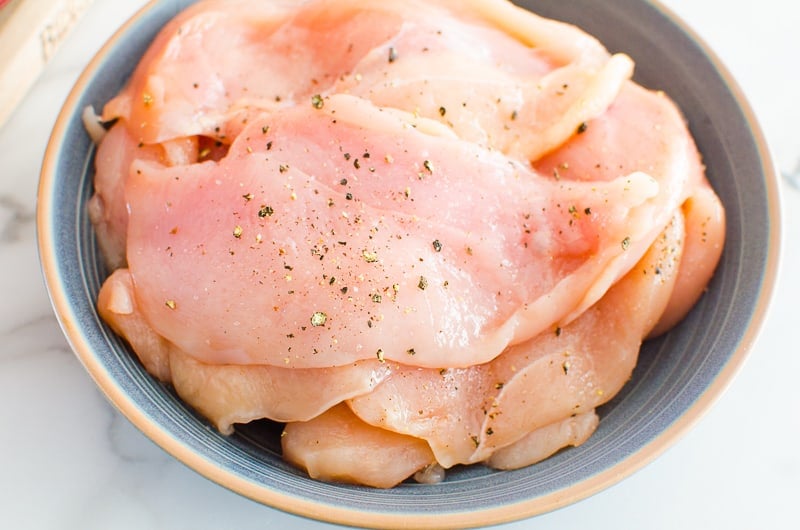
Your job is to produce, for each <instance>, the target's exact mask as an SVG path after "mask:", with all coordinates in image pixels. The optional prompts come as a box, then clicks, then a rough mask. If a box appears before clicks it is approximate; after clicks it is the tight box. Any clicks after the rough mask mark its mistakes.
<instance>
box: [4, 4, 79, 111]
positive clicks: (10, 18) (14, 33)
mask: <svg viewBox="0 0 800 530" xmlns="http://www.w3.org/2000/svg"><path fill="white" fill-rule="evenodd" d="M91 3H92V0H0V126H2V125H3V123H4V122H5V121H6V119H7V118H8V117H9V115H10V114H11V113H12V112H13V110H14V108H15V107H16V106H17V104H18V103H19V102H20V100H22V98H23V97H24V96H25V94H26V93H27V92H28V89H30V87H31V85H32V84H33V82H34V81H35V80H36V78H37V77H38V76H39V74H40V73H41V71H42V69H43V68H44V66H45V64H47V62H48V61H49V60H50V58H51V57H52V56H53V54H54V53H55V52H56V50H57V49H58V47H59V45H60V44H61V42H63V40H64V38H65V37H66V36H67V35H68V34H69V32H70V31H71V30H72V28H73V26H74V25H75V23H76V22H77V21H78V19H79V18H80V16H81V15H82V14H83V13H84V12H85V11H86V9H87V8H88V7H89V5H90V4H91Z"/></svg>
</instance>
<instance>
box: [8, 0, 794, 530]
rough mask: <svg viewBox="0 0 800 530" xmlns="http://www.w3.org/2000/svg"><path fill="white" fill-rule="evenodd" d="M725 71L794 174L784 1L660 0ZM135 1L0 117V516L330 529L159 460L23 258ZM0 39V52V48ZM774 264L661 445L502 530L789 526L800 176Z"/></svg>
mask: <svg viewBox="0 0 800 530" xmlns="http://www.w3.org/2000/svg"><path fill="white" fill-rule="evenodd" d="M664 3H665V4H666V5H667V6H669V7H670V8H672V9H674V10H675V11H676V12H677V13H678V14H679V15H681V16H682V17H684V18H685V19H686V20H687V21H688V22H689V23H690V24H691V25H692V26H693V27H694V28H695V30H696V31H697V32H698V33H699V34H700V35H701V36H702V37H703V38H704V39H705V40H706V41H707V42H708V43H709V44H711V46H712V48H714V49H715V50H716V52H717V53H718V55H719V56H720V57H721V58H722V60H723V62H725V63H726V64H727V66H728V67H729V69H730V70H731V71H732V72H733V74H734V76H735V77H736V78H737V79H738V80H739V82H740V84H741V86H742V88H743V89H744V91H745V93H746V94H747V96H748V98H749V99H750V102H751V104H752V106H753V107H754V109H755V111H756V114H757V116H758V117H759V119H760V120H761V124H762V126H763V128H764V130H765V133H766V136H767V139H768V141H769V142H770V145H771V146H772V149H773V151H774V153H775V157H776V160H777V164H778V167H779V168H781V169H782V170H783V171H784V172H787V173H792V172H797V173H798V175H800V134H798V124H800V104H798V94H800V63H798V59H797V54H798V52H799V51H800V37H798V35H800V32H799V31H798V28H800V4H798V3H796V2H789V1H786V0H763V1H761V2H757V3H756V2H752V1H750V0H703V1H702V2H698V1H694V0H664ZM142 4H144V1H143V0H113V1H112V0H95V2H94V4H93V6H92V7H91V8H90V10H89V12H88V14H87V15H86V16H85V17H84V18H83V19H82V21H81V22H80V24H79V26H78V27H77V30H76V31H75V32H73V34H72V35H71V36H70V37H69V38H68V40H67V41H66V42H65V43H64V46H63V47H62V48H61V50H60V51H59V52H58V53H57V55H56V56H55V57H54V59H53V60H52V62H51V63H50V64H49V66H48V67H47V68H46V70H45V72H44V74H43V75H42V77H41V78H40V79H39V81H38V83H37V84H36V85H35V86H34V87H33V89H32V91H31V92H30V93H29V94H28V96H27V98H26V99H25V100H24V101H23V102H22V104H21V106H20V107H19V108H18V109H17V110H16V112H15V113H14V114H13V115H12V117H11V118H10V120H9V121H8V122H7V123H6V124H5V125H4V126H3V127H2V128H0V154H2V159H0V160H1V163H0V164H1V165H0V270H1V271H2V274H0V448H1V450H0V527H3V528H14V529H23V528H25V529H28V528H29V529H81V530H89V529H124V528H131V529H138V530H141V529H178V528H187V529H188V528H191V529H194V530H199V529H212V528H215V529H216V528H236V529H251V528H252V529H255V528H291V529H299V528H333V526H332V525H327V524H323V523H316V522H312V521H307V520H305V519H301V518H299V517H295V516H292V515H288V514H285V513H283V512H280V511H277V510H274V509H271V508H267V507H264V506H261V505H259V504H256V503H254V502H251V501H249V500H247V499H245V498H242V497H239V496H237V495H236V494H234V493H231V492H229V491H227V490H225V489H223V488H222V487H219V486H217V485H215V484H213V483H211V482H209V481H208V480H206V479H205V478H203V477H201V476H200V475H198V474H196V473H195V472H193V471H191V470H189V469H188V468H186V467H185V466H183V465H182V464H180V463H179V462H177V461H175V460H174V459H172V458H171V457H170V456H168V455H167V454H166V453H165V452H163V451H162V450H161V449H160V448H158V447H157V446H155V445H154V444H153V443H152V442H150V441H149V440H148V439H147V438H145V437H144V435H142V434H141V433H139V431H137V430H136V429H135V428H134V427H132V426H131V425H130V424H129V423H128V421H127V420H125V419H124V418H123V417H122V416H121V415H120V414H118V413H117V412H116V411H115V410H114V409H113V408H112V407H111V406H110V405H109V404H108V403H107V402H106V400H105V399H104V398H103V396H102V395H101V394H100V392H99V391H98V390H97V389H96V387H95V386H94V384H93V383H92V381H91V379H90V378H89V376H88V374H87V373H86V372H85V371H84V369H83V368H82V366H81V365H80V363H79V362H78V360H77V359H76V358H75V357H74V356H73V355H72V353H71V351H70V349H69V347H68V345H67V343H66V341H65V339H64V338H63V335H62V333H61V330H60V329H59V326H58V324H57V322H56V319H55V317H54V315H53V311H52V309H51V306H50V303H49V301H48V297H47V294H46V291H45V288H44V284H43V281H42V276H41V274H40V272H39V263H38V257H37V251H36V241H35V200H36V188H37V183H38V173H39V167H40V164H41V160H42V155H43V153H44V149H45V145H46V142H47V139H48V135H49V132H50V129H51V127H52V125H53V122H54V120H55V118H56V115H57V113H58V110H59V108H60V106H61V103H62V101H63V100H64V98H65V97H66V95H67V92H68V91H69V89H70V87H71V85H72V83H73V82H74V81H75V79H76V78H77V76H78V74H79V72H80V70H81V69H82V68H83V66H84V65H85V64H86V63H87V62H88V60H89V59H90V57H91V55H92V54H93V53H94V51H95V50H97V49H98V48H99V47H100V45H101V44H102V43H103V42H104V41H105V40H106V39H107V38H108V36H110V34H111V33H112V32H113V30H114V29H115V28H116V27H117V26H118V25H119V24H120V23H122V22H123V21H124V20H125V19H126V18H127V17H128V16H129V15H130V14H132V13H133V12H134V11H135V10H136V9H138V8H139V7H140V6H141V5H142ZM0 53H8V51H7V50H0ZM782 187H783V188H784V189H783V192H784V193H783V202H784V241H785V245H784V251H783V266H782V274H781V278H780V280H779V286H778V289H777V293H776V297H775V299H774V304H773V306H772V310H771V312H770V316H769V319H768V321H767V323H766V325H765V327H764V329H763V332H762V334H761V336H760V338H759V340H758V341H757V343H756V345H755V347H754V348H753V350H752V353H751V356H750V358H749V360H748V362H747V363H746V365H745V367H744V369H743V370H742V372H741V373H740V374H739V376H738V377H737V379H736V380H735V381H734V383H733V384H732V386H731V387H730V389H729V390H728V391H727V393H726V394H725V395H724V396H723V397H722V398H721V399H720V400H719V402H718V403H717V404H716V406H715V407H714V408H713V409H712V410H711V412H710V413H709V414H707V415H706V416H705V417H704V418H703V420H702V421H701V422H700V423H699V424H698V425H697V426H696V427H695V428H694V429H693V430H692V431H691V432H690V433H689V434H688V435H686V436H685V437H684V438H683V439H682V440H681V441H680V442H679V443H678V444H677V445H675V446H674V447H673V448H672V449H670V450H669V451H667V452H666V454H664V455H663V456H662V457H661V458H659V459H658V460H657V461H655V462H654V463H652V464H650V465H649V466H647V467H646V468H645V469H643V470H641V471H640V472H638V473H636V474H635V475H634V476H632V477H630V478H628V479H626V480H624V481H623V482H622V483H620V484H618V485H616V486H614V487H612V488H610V489H608V490H606V491H604V492H602V493H599V494H598V495H595V496H594V497H592V498H590V499H587V500H585V501H582V502H580V503H578V504H575V505H573V506H570V507H568V508H565V509H562V510H559V511H557V512H554V513H550V514H546V515H543V516H540V517H537V518H535V519H531V520H527V521H521V522H517V523H512V524H509V525H505V526H503V527H502V528H504V529H505V528H507V529H526V528H537V529H548V528H559V529H561V528H583V527H591V528H593V529H595V530H600V529H604V528H614V529H617V528H620V527H621V528H648V529H653V530H655V529H674V528H715V529H716V528H720V529H723V528H724V529H726V530H734V529H751V528H770V529H779V528H797V526H796V525H797V524H798V521H799V520H800V504H799V502H800V450H798V448H799V447H800V393H798V392H797V390H796V388H797V381H796V378H797V377H798V374H800V355H798V353H800V351H798V346H797V342H796V341H797V330H796V328H797V326H798V324H800V318H798V311H797V309H796V308H795V305H796V304H797V299H798V297H799V296H800V189H795V188H792V187H791V186H789V185H788V180H785V181H783V182H782Z"/></svg>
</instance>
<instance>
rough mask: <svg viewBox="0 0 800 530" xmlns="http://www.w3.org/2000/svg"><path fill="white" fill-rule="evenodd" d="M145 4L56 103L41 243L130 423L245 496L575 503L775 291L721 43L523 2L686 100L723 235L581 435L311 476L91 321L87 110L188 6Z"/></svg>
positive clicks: (387, 521)
mask: <svg viewBox="0 0 800 530" xmlns="http://www.w3.org/2000/svg"><path fill="white" fill-rule="evenodd" d="M189 3H191V2H189V1H188V0H169V1H167V0H164V1H154V2H151V3H150V4H149V5H148V6H147V7H145V8H144V9H143V10H142V11H141V12H139V13H138V14H137V15H136V16H135V17H134V18H133V19H131V20H130V21H129V22H128V23H126V24H125V25H124V26H123V27H122V28H121V29H120V30H119V31H118V32H117V33H116V34H115V35H114V37H113V38H112V39H111V40H110V41H109V42H108V43H107V44H106V45H105V46H104V47H103V48H102V49H101V50H100V52H99V53H98V54H97V56H96V57H95V58H94V59H93V61H92V62H91V63H90V65H89V66H88V67H87V69H86V71H85V72H84V73H83V75H82V76H81V77H80V79H79V80H78V82H77V84H76V85H75V87H74V89H73V90H72V92H71V94H70V96H69V98H68V100H67V102H66V104H65V105H64V108H63V110H62V112H61V114H60V116H59V118H58V121H57V123H56V126H55V128H54V131H53V134H52V138H51V140H50V144H49V147H48V149H47V153H46V155H45V159H44V164H43V168H42V174H41V183H40V188H39V203H38V235H39V249H40V255H41V260H42V267H43V270H44V274H45V278H46V282H47V286H48V289H49V292H50V295H51V298H52V302H53V306H54V308H55V311H56V314H57V315H58V318H59V320H60V322H61V324H62V327H63V329H64V333H65V334H66V336H67V338H68V340H69V341H70V343H71V345H72V347H73V349H74V351H75V353H76V354H77V356H78V357H79V358H80V360H81V362H82V363H83V364H84V366H85V367H86V369H87V371H88V372H89V373H90V374H91V376H92V377H93V378H94V380H95V382H96V383H97V385H98V386H99V387H100V388H101V389H102V391H103V392H104V393H105V394H106V395H107V396H108V398H109V399H110V400H111V401H112V402H113V403H114V405H116V406H117V407H118V408H119V410H120V411H122V413H123V414H124V415H125V416H126V417H128V419H130V420H131V421H132V422H133V423H134V424H135V425H136V426H137V427H138V428H139V429H140V430H142V431H143V432H144V433H145V434H146V435H147V436H149V437H150V438H152V439H153V440H154V441H155V442H156V443H158V444H159V445H160V446H161V447H163V448H164V449H165V450H166V451H168V452H169V453H171V454H172V455H174V456H175V457H176V458H178V459H179V460H181V461H182V462H184V463H185V464H187V465H188V466H190V467H192V468H193V469H195V470H196V471H198V472H199V473H201V474H203V475H205V476H206V477H208V478H210V479H212V480H214V481H216V482H218V483H219V484H221V485H223V486H225V487H227V488H230V489H231V490H233V491H236V492H238V493H240V494H242V495H245V496H247V497H250V498H252V499H253V500H255V501H258V502H261V503H264V504H267V505H270V506H274V507H276V508H279V509H282V510H286V511H290V512H293V513H297V514H301V515H305V516H308V517H313V518H318V519H322V520H327V521H332V522H338V523H342V524H350V525H364V526H373V527H384V528H392V527H401V526H402V527H404V528H443V527H448V528H452V527H459V526H480V525H488V524H493V523H499V522H504V521H509V520H514V519H520V518H524V517H529V516H533V515H536V514H539V513H543V512H546V511H550V510H553V509H555V508H559V507H562V506H565V505H567V504H570V503H573V502H576V501H578V500H580V499H583V498H585V497H587V496H589V495H592V494H594V493H596V492H598V491H600V490H602V489H603V488H606V487H608V486H610V485H612V484H613V483H615V482H617V481H619V480H621V479H622V478H623V477H625V476H628V475H630V474H631V473H633V472H634V471H636V470H637V469H639V468H641V467H642V466H644V465H645V464H647V463H648V462H650V461H651V460H653V459H654V458H656V457H657V456H658V455H659V454H660V453H661V452H662V451H664V450H665V449H666V448H667V447H669V446H670V445H671V444H673V443H674V442H675V441H676V440H677V439H678V438H679V437H680V436H681V435H682V434H683V433H685V432H686V431H687V429H689V428H690V427H691V426H692V425H693V424H694V423H695V422H696V421H697V420H698V419H699V418H700V417H701V416H702V414H703V413H704V412H705V411H706V410H708V408H709V407H710V406H711V405H712V404H713V402H714V401H715V400H716V399H717V398H718V397H719V396H720V394H721V393H722V392H723V391H724V389H725V388H726V387H727V385H728V384H729V383H730V382H731V380H732V378H733V377H734V376H735V374H736V372H737V371H738V369H739V368H740V367H741V366H742V364H743V361H744V359H745V357H746V355H747V352H748V349H749V348H750V346H751V345H752V343H753V341H754V340H755V337H756V334H757V332H758V330H759V328H760V327H761V324H762V322H763V320H764V316H765V313H766V308H767V305H768V302H769V298H770V296H771V293H772V290H773V286H774V282H775V278H776V268H777V262H778V254H779V239H780V238H779V218H780V216H779V211H778V207H779V201H778V183H777V177H776V172H775V170H774V167H773V165H772V161H771V158H770V156H769V153H768V149H767V147H766V144H765V142H764V139H763V137H762V134H761V132H760V130H759V127H758V125H757V123H756V120H755V118H754V116H753V113H752V111H751V110H750V108H749V106H748V104H747V103H746V101H745V100H744V97H743V96H742V93H741V92H740V90H739V88H738V87H737V85H736V83H735V81H734V80H733V79H732V78H731V76H730V75H729V74H728V73H727V71H726V70H725V68H724V67H723V66H722V65H721V64H720V62H719V61H718V60H717V59H716V57H715V56H714V54H713V53H712V52H711V51H710V50H709V49H708V48H707V47H706V46H705V45H704V44H703V43H702V42H700V40H699V39H698V38H697V37H696V36H695V35H694V34H693V33H692V32H691V30H689V29H688V28H687V27H686V26H685V25H684V24H683V23H682V22H681V21H679V20H678V19H677V18H676V17H675V16H674V15H672V14H671V13H669V12H668V11H667V10H666V9H664V8H663V7H661V6H659V5H658V4H656V3H650V2H645V1H642V0H617V1H615V2H596V1H593V0H572V1H570V2H562V1H560V0H527V1H520V2H518V3H519V4H521V5H523V6H525V7H527V8H529V9H532V10H534V11H536V12H537V13H539V14H542V15H544V16H548V17H551V18H556V19H560V20H565V21H568V22H571V23H574V24H577V25H578V26H580V27H582V28H584V29H585V30H586V31H588V32H589V33H591V34H593V35H595V36H597V37H598V38H599V39H600V40H601V41H602V42H603V43H604V44H605V45H606V46H607V47H608V48H609V50H611V51H624V52H625V53H627V54H629V55H630V56H631V57H633V59H634V60H635V61H636V65H637V67H636V80H637V81H638V82H639V83H641V84H643V85H645V86H647V87H649V88H654V89H662V90H664V91H666V92H667V93H668V94H669V95H670V96H671V97H672V98H673V99H674V100H675V101H676V102H677V103H678V105H679V106H680V107H681V109H682V110H683V112H684V113H685V115H686V117H687V119H688V122H689V126H690V128H691V131H692V133H693V134H694V136H695V139H696V141H697V143H698V146H699V148H700V151H701V152H702V154H703V157H704V161H705V163H706V165H707V168H708V177H709V179H710V181H711V182H712V184H713V186H714V187H715V189H716V191H717V193H718V194H719V195H720V197H721V198H722V201H723V203H724V204H725V207H726V211H727V216H728V218H727V236H726V237H727V239H726V247H725V250H724V253H723V256H722V260H721V263H720V265H719V268H718V270H717V273H716V275H715V276H714V278H713V279H712V281H711V283H710V285H709V287H708V292H707V293H706V294H705V295H704V296H703V297H702V298H701V300H700V302H699V303H698V305H697V306H696V307H695V308H694V309H693V310H692V312H691V313H690V314H689V316H688V318H686V319H685V321H684V322H682V323H681V324H680V325H679V326H678V327H677V328H675V329H674V330H673V331H671V332H669V333H668V334H667V335H665V336H662V337H660V338H658V339H656V340H653V341H650V342H647V343H645V345H644V347H643V348H642V351H641V354H640V361H639V364H638V366H637V368H636V371H635V373H634V376H633V379H632V380H631V381H630V383H629V384H628V385H627V386H626V387H625V388H624V389H623V390H622V392H621V393H620V394H619V395H617V396H616V397H615V399H614V400H613V401H611V402H610V403H608V404H607V405H605V406H603V407H602V408H601V409H600V410H599V413H600V416H601V422H600V427H599V428H598V430H597V432H596V433H595V434H594V435H593V436H592V438H590V440H589V441H588V442H586V443H585V444H584V445H582V446H580V447H577V448H572V449H569V450H565V451H562V452H560V453H558V454H557V455H555V456H554V457H552V458H550V459H549V460H546V461H544V462H542V463H540V464H537V465H535V466H532V467H528V468H524V469H519V470H515V471H505V472H500V471H493V470H490V469H487V468H484V467H481V466H473V467H465V468H459V469H455V470H452V471H451V472H449V474H448V477H447V479H446V481H445V482H443V483H441V484H437V485H418V484H410V483H409V484H402V485H401V486H399V487H397V488H394V489H391V490H375V489H369V488H362V487H356V486H347V485H339V484H327V483H322V482H317V481H314V480H311V479H309V478H307V477H306V476H305V474H303V473H302V472H299V471H298V470H296V469H294V468H293V467H291V466H289V465H287V464H286V463H285V462H284V461H283V460H282V459H281V457H280V444H279V441H278V433H279V431H278V430H276V427H275V426H274V425H271V424H269V423H268V422H256V423H255V424H252V425H249V426H245V427H242V428H240V429H238V430H237V432H236V434H234V435H233V436H230V437H225V436H222V435H220V434H219V433H218V432H217V431H216V430H215V429H214V428H212V427H211V426H210V425H209V424H208V423H207V422H206V421H205V420H203V419H202V418H201V417H199V416H197V415H196V414H195V413H194V412H193V411H192V410H191V409H190V408H188V407H187V406H186V405H185V404H184V403H183V402H182V401H181V400H180V399H178V398H177V396H176V395H175V394H174V392H173V391H172V390H171V389H170V388H169V387H167V386H164V385H162V384H160V383H159V382H157V381H156V380H155V379H153V378H152V377H151V376H149V375H148V374H147V373H146V372H145V370H144V369H143V368H142V366H141V365H140V364H139V363H138V362H137V361H136V359H135V357H134V356H133V355H132V354H131V352H130V351H129V349H128V348H127V346H126V345H125V343H124V342H123V341H122V340H120V339H119V338H118V337H117V336H116V335H115V334H114V333H113V332H112V331H111V330H110V329H109V328H108V327H107V326H105V325H104V323H103V322H102V321H101V320H100V318H99V317H98V315H97V312H96V310H95V305H94V302H95V299H96V296H97V293H98V290H99V288H100V285H101V283H102V281H103V279H104V278H105V276H106V274H107V273H108V271H107V270H106V269H105V267H104V265H103V263H102V260H101V258H100V256H99V252H98V248H97V246H96V242H95V238H94V234H93V231H92V227H91V224H90V222H89V219H88V216H87V213H86V202H87V200H88V198H89V197H90V196H91V193H92V178H93V162H92V159H93V156H94V145H93V144H92V141H91V140H90V138H89V136H88V135H87V134H86V132H85V130H84V127H83V125H82V122H81V112H82V110H83V108H84V107H85V106H87V105H93V106H94V107H95V108H101V107H102V105H103V104H104V103H105V102H106V101H108V100H109V99H110V98H111V97H112V96H113V95H114V94H116V93H117V92H118V91H119V90H120V89H121V88H122V86H123V85H124V83H125V82H126V80H127V78H128V77H129V75H130V74H131V72H132V70H133V68H134V66H135V64H136V63H137V61H138V59H139V57H140V56H141V55H142V54H143V53H144V51H145V49H146V47H147V46H148V45H149V43H150V42H151V40H152V39H153V37H154V36H155V34H156V33H157V32H158V30H159V29H160V28H161V27H162V26H163V25H164V24H165V23H166V22H167V20H169V19H170V18H171V17H173V16H174V15H176V14H177V13H178V11H179V10H180V9H181V8H183V7H185V6H186V5H187V4H189Z"/></svg>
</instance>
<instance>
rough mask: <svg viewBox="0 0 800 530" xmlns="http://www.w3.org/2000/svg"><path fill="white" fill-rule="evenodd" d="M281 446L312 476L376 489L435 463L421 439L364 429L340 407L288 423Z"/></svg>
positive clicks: (374, 429) (396, 481) (369, 427)
mask: <svg viewBox="0 0 800 530" xmlns="http://www.w3.org/2000/svg"><path fill="white" fill-rule="evenodd" d="M281 446H282V448H283V457H284V458H285V459H286V460H288V461H289V462H291V463H293V464H295V465H296V466H298V467H301V468H303V469H305V470H306V471H308V474H309V476H311V477H312V478H316V479H320V480H328V481H337V482H352V483H355V484H366V485H368V486H373V487H376V488H391V487H393V486H396V485H397V484H398V483H399V482H402V481H403V480H405V479H406V478H408V477H410V476H411V475H413V474H414V473H416V472H417V471H419V470H421V469H423V468H425V467H426V466H428V465H430V464H432V463H433V462H434V459H433V454H432V453H431V450H430V448H429V447H428V445H427V444H426V443H425V442H424V441H422V440H419V439H417V438H412V437H411V436H403V435H402V434H396V433H393V432H388V431H385V430H383V429H378V428H376V427H373V426H371V425H367V424H366V423H364V422H362V421H361V420H359V419H358V418H357V417H356V416H355V415H353V413H352V412H350V410H349V409H348V408H347V406H346V405H344V404H341V405H337V406H336V407H333V408H332V409H330V410H329V411H327V412H325V413H324V414H322V415H320V416H319V417H317V418H314V419H313V420H311V421H308V422H297V423H292V424H290V425H287V426H286V429H285V430H284V431H283V435H282V436H281Z"/></svg>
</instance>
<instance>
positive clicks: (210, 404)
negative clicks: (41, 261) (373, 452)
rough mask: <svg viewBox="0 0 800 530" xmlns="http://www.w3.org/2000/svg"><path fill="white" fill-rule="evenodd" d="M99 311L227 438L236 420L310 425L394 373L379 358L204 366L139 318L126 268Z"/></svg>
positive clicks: (111, 281)
mask: <svg viewBox="0 0 800 530" xmlns="http://www.w3.org/2000/svg"><path fill="white" fill-rule="evenodd" d="M98 310H99V312H100V314H101V316H102V317H103V320H105V321H106V322H107V323H108V324H109V325H110V326H111V327H112V328H113V329H114V331H116V332H117V333H118V334H119V335H120V336H122V337H123V338H125V339H126V340H127V341H128V342H129V343H130V344H131V345H132V347H133V349H134V350H135V351H136V353H137V355H138V357H139V359H140V360H141V361H142V364H143V365H144V366H145V367H146V368H147V370H148V372H150V373H152V374H154V375H156V376H157V377H158V378H159V379H160V380H162V381H166V382H171V383H172V384H173V385H174V387H175V391H176V392H177V393H178V395H179V396H180V397H181V398H182V399H183V400H184V401H186V402H187V403H189V404H190V405H191V406H192V407H194V408H195V409H196V410H197V411H198V412H200V413H201V414H203V416H205V417H206V418H208V419H209V420H211V421H212V422H213V423H214V425H215V426H216V427H217V428H218V429H219V430H220V431H221V432H223V433H225V434H231V433H232V432H233V424H235V423H247V422H249V421H252V420H256V419H261V418H269V419H271V420H275V421H304V420H310V419H312V418H314V417H316V416H318V415H319V414H322V413H323V412H325V411H326V410H327V409H329V408H330V407H332V406H334V405H336V404H337V403H340V402H342V401H343V400H345V399H348V398H351V397H355V396H358V395H361V394H365V393H368V392H370V391H371V390H372V389H373V388H374V387H375V386H376V385H377V384H378V383H380V382H381V381H382V380H383V379H384V378H385V377H387V376H388V374H389V373H390V371H391V368H390V366H389V365H387V364H384V363H380V362H379V361H377V360H367V361H361V362H357V363H354V364H353V365H350V366H344V367H340V368H321V369H318V370H313V369H307V370H292V369H290V368H284V367H276V366H246V367H243V366H232V365H208V364H202V363H200V362H198V361H196V360H194V359H193V358H192V357H191V356H189V355H187V354H186V353H184V352H183V351H181V350H180V349H179V348H176V347H175V346H174V345H173V344H171V343H169V342H168V341H166V340H165V339H164V338H163V337H161V336H160V335H158V334H157V333H155V332H154V331H153V330H152V329H151V328H150V326H149V325H148V324H147V322H146V321H145V320H144V319H143V318H142V316H141V314H140V313H139V311H138V305H137V303H136V300H135V297H134V293H133V282H132V279H131V276H130V274H129V273H128V271H127V269H118V270H116V271H115V272H114V273H113V274H112V275H111V276H110V277H109V278H108V280H107V281H106V282H105V283H104V284H103V287H102V289H101V290H100V294H99V296H98ZM298 395H300V396H303V397H302V399H298V398H297V396H298Z"/></svg>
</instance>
